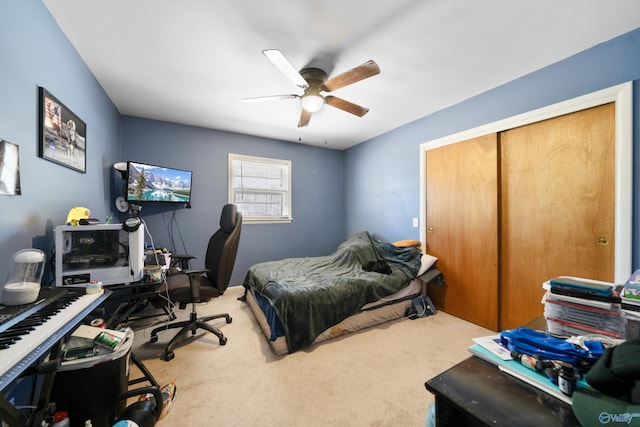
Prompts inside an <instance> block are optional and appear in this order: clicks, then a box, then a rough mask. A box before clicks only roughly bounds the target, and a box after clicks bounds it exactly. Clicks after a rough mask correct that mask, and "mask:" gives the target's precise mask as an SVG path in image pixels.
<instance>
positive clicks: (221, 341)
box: [220, 337, 227, 345]
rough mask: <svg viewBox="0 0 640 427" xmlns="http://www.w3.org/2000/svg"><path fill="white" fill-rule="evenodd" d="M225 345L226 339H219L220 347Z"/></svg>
mask: <svg viewBox="0 0 640 427" xmlns="http://www.w3.org/2000/svg"><path fill="white" fill-rule="evenodd" d="M226 343H227V337H222V338H220V345H225V344H226Z"/></svg>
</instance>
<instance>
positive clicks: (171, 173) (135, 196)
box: [127, 161, 193, 205]
mask: <svg viewBox="0 0 640 427" xmlns="http://www.w3.org/2000/svg"><path fill="white" fill-rule="evenodd" d="M192 175H193V174H192V173H191V171H186V170H181V169H172V168H168V167H164V166H156V165H150V164H147V163H138V162H131V161H130V162H127V201H129V202H170V203H186V204H187V205H190V204H191V184H192V181H191V179H192Z"/></svg>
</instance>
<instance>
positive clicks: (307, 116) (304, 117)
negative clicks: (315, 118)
mask: <svg viewBox="0 0 640 427" xmlns="http://www.w3.org/2000/svg"><path fill="white" fill-rule="evenodd" d="M309 120H311V113H310V112H308V111H307V110H305V109H304V108H303V109H302V113H300V120H299V121H298V127H299V128H302V127H305V126H306V125H308V124H309Z"/></svg>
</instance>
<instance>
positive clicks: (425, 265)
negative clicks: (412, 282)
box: [416, 254, 438, 276]
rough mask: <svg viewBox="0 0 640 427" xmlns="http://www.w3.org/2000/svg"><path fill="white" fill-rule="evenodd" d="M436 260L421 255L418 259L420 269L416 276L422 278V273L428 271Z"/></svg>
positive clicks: (426, 255)
mask: <svg viewBox="0 0 640 427" xmlns="http://www.w3.org/2000/svg"><path fill="white" fill-rule="evenodd" d="M437 260H438V258H436V257H434V256H431V255H429V254H422V258H420V269H419V270H418V274H417V275H416V276H422V275H423V274H424V273H426V272H427V270H429V269H430V268H431V267H432V266H433V264H435V263H436V261H437Z"/></svg>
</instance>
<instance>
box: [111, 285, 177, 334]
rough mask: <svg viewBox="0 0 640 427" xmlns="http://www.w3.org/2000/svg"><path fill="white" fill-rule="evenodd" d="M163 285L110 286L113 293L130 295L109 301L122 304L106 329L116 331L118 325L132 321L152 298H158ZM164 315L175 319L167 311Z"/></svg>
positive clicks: (115, 297) (118, 296)
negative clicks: (122, 292)
mask: <svg viewBox="0 0 640 427" xmlns="http://www.w3.org/2000/svg"><path fill="white" fill-rule="evenodd" d="M163 283H164V281H163V280H161V281H158V282H144V281H141V282H135V283H130V284H127V285H115V286H109V287H108V289H109V290H110V291H112V292H117V291H123V290H127V291H130V294H127V295H114V296H112V297H111V298H110V299H109V301H110V302H114V301H121V304H119V305H118V306H117V308H116V310H115V311H114V313H113V314H112V315H111V316H109V318H108V319H107V320H106V327H107V328H108V329H115V328H117V327H118V325H120V324H122V323H125V322H127V321H128V320H130V317H131V315H132V314H133V313H136V312H137V311H139V310H141V309H142V308H144V307H145V306H147V305H148V304H149V302H150V300H151V299H152V298H156V297H158V289H159V288H160V286H162V284H163ZM164 314H165V315H167V316H168V317H169V320H174V319H175V315H174V314H173V312H171V311H169V310H166V309H165V310H164ZM154 317H155V316H154Z"/></svg>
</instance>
